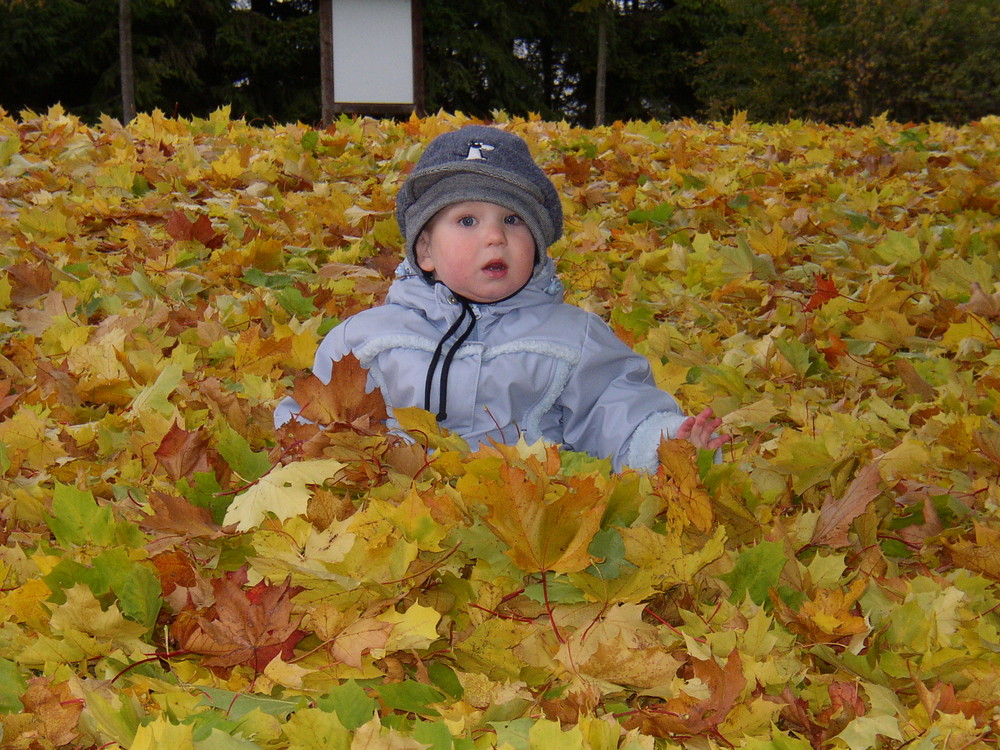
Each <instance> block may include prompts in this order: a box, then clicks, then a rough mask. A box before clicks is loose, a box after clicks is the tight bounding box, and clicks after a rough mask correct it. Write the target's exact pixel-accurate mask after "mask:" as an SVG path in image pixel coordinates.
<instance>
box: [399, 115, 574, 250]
mask: <svg viewBox="0 0 1000 750" xmlns="http://www.w3.org/2000/svg"><path fill="white" fill-rule="evenodd" d="M462 201H485V202H487V203H496V204H497V205H500V206H503V207H504V208H507V209H510V210H511V211H514V212H515V213H516V214H517V215H518V216H520V217H521V218H522V219H523V220H524V222H525V223H526V224H527V225H528V228H529V229H530V230H531V235H532V237H534V239H535V253H536V258H535V260H536V262H537V260H538V259H539V258H541V257H542V256H543V255H544V254H545V250H546V248H548V246H549V245H551V244H552V243H553V242H555V241H556V240H557V239H559V237H560V236H562V230H563V213H562V204H561V203H560V202H559V193H558V192H557V191H556V188H555V185H553V184H552V181H551V180H550V179H549V178H548V177H547V176H546V174H545V172H543V171H542V169H541V167H539V166H538V165H537V164H536V163H535V161H534V159H532V158H531V153H530V152H529V151H528V145H527V144H526V143H525V142H524V141H523V140H521V139H520V138H519V137H518V136H516V135H514V134H513V133H508V132H507V131H505V130H500V129H498V128H490V127H485V126H483V125H467V126H466V127H464V128H461V129H459V130H455V131H452V132H450V133H443V134H442V135H439V136H438V137H437V138H435V139H434V140H433V141H431V142H430V144H429V145H428V146H427V149H426V150H425V151H424V153H423V155H422V156H421V157H420V161H418V162H417V166H416V167H415V168H414V169H413V172H411V173H410V176H409V177H407V178H406V182H404V183H403V187H402V188H400V190H399V195H398V196H397V197H396V221H397V222H398V223H399V229H400V231H401V232H402V233H403V237H404V238H405V239H406V257H407V258H408V259H409V261H410V263H411V264H413V267H414V268H416V267H417V259H416V255H415V250H414V246H415V245H416V242H417V237H418V235H419V234H420V230H421V229H423V228H424V225H425V224H426V223H427V222H428V221H430V220H431V218H432V217H433V216H434V214H436V213H437V212H438V211H440V210H441V209H442V208H445V207H446V206H450V205H452V204H455V203H461V202H462Z"/></svg>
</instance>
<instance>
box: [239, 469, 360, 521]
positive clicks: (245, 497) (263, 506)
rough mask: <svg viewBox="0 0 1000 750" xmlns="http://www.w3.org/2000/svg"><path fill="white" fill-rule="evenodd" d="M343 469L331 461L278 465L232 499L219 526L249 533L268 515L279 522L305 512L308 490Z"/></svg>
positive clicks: (307, 502) (309, 493)
mask: <svg viewBox="0 0 1000 750" xmlns="http://www.w3.org/2000/svg"><path fill="white" fill-rule="evenodd" d="M343 468H344V464H342V463H341V462H340V461H336V460H334V459H332V458H326V459H317V460H315V461H297V462H296V463H292V464H288V465H287V466H279V467H277V468H276V469H273V470H272V471H270V472H268V473H267V474H265V475H264V476H263V477H261V478H260V479H258V480H257V481H256V482H255V483H254V484H253V486H252V487H250V488H249V489H247V490H245V491H244V492H241V493H240V494H239V495H237V496H236V498H235V499H234V500H233V502H232V503H231V504H230V505H229V508H228V510H227V511H226V517H225V520H224V521H223V525H225V526H228V525H229V524H236V529H237V531H249V530H250V529H252V528H253V527H255V526H257V525H258V524H260V522H261V521H263V520H264V517H265V516H266V515H267V514H268V513H273V514H274V515H275V516H277V518H278V519H279V520H284V519H286V518H291V517H292V516H297V515H299V514H301V513H305V512H306V510H307V509H308V506H309V498H310V497H311V496H312V490H311V489H310V487H313V486H316V485H321V484H323V483H324V482H325V481H326V480H328V479H330V478H331V477H334V476H336V474H337V473H338V472H340V471H341V470H342V469H343Z"/></svg>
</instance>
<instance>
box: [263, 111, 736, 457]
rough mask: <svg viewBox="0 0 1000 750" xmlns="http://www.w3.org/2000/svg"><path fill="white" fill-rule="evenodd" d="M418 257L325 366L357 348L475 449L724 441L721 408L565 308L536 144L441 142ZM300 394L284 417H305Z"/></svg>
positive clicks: (418, 222) (281, 410)
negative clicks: (705, 404) (677, 392)
mask: <svg viewBox="0 0 1000 750" xmlns="http://www.w3.org/2000/svg"><path fill="white" fill-rule="evenodd" d="M396 220H397V221H398V223H399V227H400V230H401V231H402V234H403V237H404V238H405V240H406V259H405V260H404V261H403V262H402V263H401V264H400V266H399V268H398V269H397V270H396V279H395V281H394V282H393V284H392V286H391V287H390V289H389V293H388V296H387V298H386V301H385V304H384V305H381V306H379V307H374V308H371V309H369V310H365V311H363V312H361V313H358V314H357V315H354V316H352V317H350V318H348V319H347V320H345V321H344V322H343V323H341V324H340V325H339V326H337V327H336V328H334V329H333V330H331V331H330V332H329V333H328V334H327V336H326V337H325V338H324V339H323V341H322V342H321V344H320V346H319V350H318V351H317V353H316V359H315V362H314V364H313V372H314V373H315V375H316V376H317V377H318V378H319V379H320V380H321V381H323V382H324V383H328V382H329V381H330V377H331V371H332V364H333V362H335V361H337V360H339V359H340V358H342V357H343V356H344V355H345V354H347V353H348V352H351V353H353V354H354V355H355V356H356V357H357V358H358V360H359V361H360V363H361V365H362V366H363V367H364V368H365V369H366V370H367V371H368V376H369V382H370V383H371V384H374V385H376V386H378V387H379V389H380V390H381V392H382V395H383V397H384V398H385V401H386V407H387V410H388V413H389V415H390V424H392V411H393V409H394V408H395V407H406V406H420V407H422V408H424V409H427V410H429V411H434V412H435V413H436V414H437V419H438V421H439V422H440V424H441V425H442V426H443V427H445V428H447V429H449V430H452V431H453V432H456V433H458V434H459V435H461V436H462V437H463V438H465V440H466V441H467V442H468V443H469V445H470V446H472V447H473V448H475V447H476V446H478V445H479V444H481V443H486V442H488V441H489V440H491V439H492V440H496V441H498V442H505V443H513V442H516V441H517V440H518V438H519V437H520V436H521V435H522V434H523V435H524V437H525V439H526V440H527V441H528V442H529V443H530V442H534V441H535V440H537V439H539V438H544V439H545V440H547V441H550V442H554V443H557V444H560V445H562V446H564V447H565V448H567V449H570V450H576V451H585V452H587V453H589V454H591V455H593V456H596V457H599V458H605V457H610V459H611V461H612V464H613V466H614V468H615V470H616V471H618V470H621V469H622V468H624V467H631V468H635V469H642V470H645V471H655V470H656V467H657V463H658V459H657V448H658V446H659V444H660V440H661V438H662V437H668V438H682V439H686V440H689V441H690V442H691V443H693V444H694V445H696V446H698V447H699V448H706V449H709V450H718V449H719V448H721V446H722V445H724V444H725V443H727V442H729V440H730V439H731V438H730V436H728V435H716V434H715V432H716V430H717V429H718V427H719V426H720V425H721V420H719V419H717V418H715V416H714V415H713V413H712V410H711V409H705V410H704V411H702V412H701V413H700V414H698V415H697V416H694V417H688V416H685V415H684V414H683V413H682V412H681V410H680V408H679V406H678V405H677V402H676V401H675V400H674V399H673V397H671V396H670V394H668V393H666V392H664V391H662V390H660V389H659V388H658V387H657V386H656V383H655V382H654V380H653V376H652V372H651V370H650V367H649V363H648V362H647V361H646V360H645V358H643V357H642V356H640V355H638V354H636V353H635V352H633V351H632V350H631V349H629V348H628V347H627V346H626V345H625V344H624V343H623V342H622V341H621V340H620V339H618V338H617V337H616V336H615V334H614V333H613V332H612V331H611V329H610V328H609V327H608V326H607V325H606V324H605V323H604V321H602V320H601V319H600V318H599V317H597V316H596V315H594V314H592V313H588V312H585V311H584V310H581V309H580V308H578V307H574V306H573V305H570V304H568V303H566V302H563V287H562V284H561V283H560V281H559V280H558V278H557V277H556V274H555V266H554V263H553V262H552V259H551V258H549V257H548V255H547V254H546V250H547V249H548V247H549V246H550V245H551V244H552V243H553V242H555V241H556V240H557V239H559V237H560V236H561V235H562V229H563V214H562V206H561V204H560V201H559V194H558V192H557V191H556V188H555V186H554V185H553V184H552V182H551V181H550V180H549V179H548V177H547V176H546V174H545V173H544V172H543V171H542V169H541V168H540V167H539V166H538V165H537V164H536V163H535V162H534V161H533V160H532V158H531V154H530V152H529V150H528V146H527V144H526V143H525V142H524V141H523V140H521V138H519V137H518V136H516V135H514V134H512V133H509V132H506V131H504V130H500V129H497V128H491V127H485V126H478V125H471V126H467V127H464V128H461V129H459V130H457V131H454V132H450V133H445V134H443V135H441V136H438V137H437V138H435V139H434V140H433V141H432V142H431V143H430V144H429V145H428V146H427V149H426V150H425V151H424V154H423V156H422V157H421V158H420V160H419V162H418V163H417V165H416V167H415V168H414V170H413V172H412V173H411V174H410V176H409V177H408V178H407V179H406V182H405V183H404V184H403V187H402V188H401V189H400V191H399V195H398V197H397V203H396ZM298 411H299V405H298V404H296V403H295V401H294V400H293V399H291V398H286V399H285V400H283V401H282V402H281V403H280V404H279V405H278V408H277V410H276V411H275V425H276V426H280V425H282V424H284V423H285V422H286V421H288V420H289V419H295V418H296V416H297V413H298Z"/></svg>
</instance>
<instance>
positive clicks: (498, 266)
mask: <svg viewBox="0 0 1000 750" xmlns="http://www.w3.org/2000/svg"><path fill="white" fill-rule="evenodd" d="M483 270H484V271H486V272H487V273H500V272H502V271H506V270H507V264H506V263H504V262H503V261H502V260H494V261H491V262H489V263H487V264H486V265H485V266H483Z"/></svg>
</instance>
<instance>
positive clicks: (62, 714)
mask: <svg viewBox="0 0 1000 750" xmlns="http://www.w3.org/2000/svg"><path fill="white" fill-rule="evenodd" d="M21 703H22V704H23V705H24V710H25V712H26V713H29V714H32V715H34V718H35V722H34V724H35V727H36V730H37V734H36V736H40V738H44V739H45V740H47V741H48V742H47V743H46V744H48V745H49V746H52V747H63V746H65V745H69V744H71V743H72V742H73V741H74V740H76V739H77V738H78V737H79V736H80V733H79V731H77V724H78V722H79V720H80V714H81V713H83V701H81V700H78V699H77V698H76V697H75V696H74V695H73V694H72V693H71V692H70V689H69V683H68V682H53V681H52V680H51V679H50V678H48V677H34V678H32V680H31V683H30V684H29V685H28V689H27V690H26V691H25V693H24V695H22V696H21ZM7 739H8V740H9V741H10V742H11V746H14V744H13V741H14V739H15V738H14V737H9V738H7ZM5 746H6V745H5ZM41 746H43V745H42V743H39V742H38V741H37V739H36V740H34V741H32V742H31V743H30V744H27V745H24V747H41Z"/></svg>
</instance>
